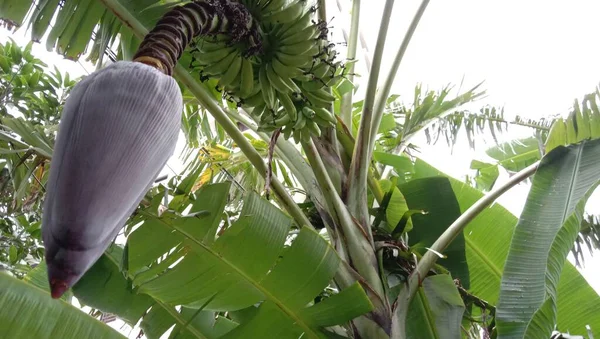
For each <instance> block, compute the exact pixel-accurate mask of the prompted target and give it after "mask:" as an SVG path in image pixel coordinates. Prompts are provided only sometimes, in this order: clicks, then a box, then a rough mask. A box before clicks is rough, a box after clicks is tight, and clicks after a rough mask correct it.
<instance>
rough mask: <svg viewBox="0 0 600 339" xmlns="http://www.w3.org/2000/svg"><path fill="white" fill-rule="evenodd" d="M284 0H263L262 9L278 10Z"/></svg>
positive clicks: (283, 3)
mask: <svg viewBox="0 0 600 339" xmlns="http://www.w3.org/2000/svg"><path fill="white" fill-rule="evenodd" d="M285 2H286V0H271V1H265V4H264V7H263V10H264V11H279V10H281V7H283V6H284V5H285Z"/></svg>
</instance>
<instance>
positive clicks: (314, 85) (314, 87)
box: [302, 79, 325, 92]
mask: <svg viewBox="0 0 600 339" xmlns="http://www.w3.org/2000/svg"><path fill="white" fill-rule="evenodd" d="M323 86H325V84H324V83H323V81H322V80H321V79H315V80H312V81H304V82H302V88H304V89H305V90H307V91H311V92H312V91H318V90H320V89H321V88H323Z"/></svg>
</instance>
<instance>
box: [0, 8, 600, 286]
mask: <svg viewBox="0 0 600 339" xmlns="http://www.w3.org/2000/svg"><path fill="white" fill-rule="evenodd" d="M341 2H342V3H346V1H343V0H342V1H341ZM383 3H384V1H383V0H378V1H363V2H362V4H363V5H362V16H361V29H362V31H363V33H364V35H365V37H366V40H367V41H368V43H369V47H370V50H371V52H372V50H373V48H374V45H375V40H376V38H377V31H378V29H379V18H380V17H381V11H382V8H383ZM419 3H420V1H416V0H405V1H396V6H395V8H394V11H393V15H392V22H391V27H390V34H389V37H388V40H387V43H386V49H385V53H386V57H385V59H384V61H385V62H384V65H383V68H382V70H383V72H385V71H386V70H387V69H388V67H389V63H390V61H391V60H392V59H393V56H394V55H395V53H396V50H397V47H398V46H399V44H400V42H401V40H402V37H403V33H404V31H405V30H406V27H407V26H408V24H409V23H410V20H411V18H412V16H413V14H414V12H415V10H416V8H417V7H418V5H419ZM329 5H330V6H329V7H328V13H329V15H330V17H331V16H333V17H334V19H333V20H332V24H333V25H336V24H338V25H339V24H344V23H347V19H348V18H347V13H345V14H344V16H342V15H341V14H340V13H339V12H337V6H335V1H330V2H329ZM349 9H350V7H349V5H346V10H348V11H349ZM598 13H600V1H597V0H573V1H541V0H528V1H517V0H505V1H482V0H455V1H431V3H430V4H429V6H428V8H427V11H426V12H425V15H424V17H423V19H422V20H421V24H420V26H419V27H418V29H417V31H416V33H415V35H414V37H413V41H412V42H411V45H410V47H409V48H408V52H407V53H406V55H405V58H404V61H403V63H402V65H401V67H400V70H399V73H398V75H397V77H396V83H395V85H394V89H393V92H394V93H398V94H401V95H402V96H404V97H406V98H407V100H408V101H410V98H411V97H412V93H413V90H414V86H415V84H417V83H422V84H423V86H424V87H429V88H430V89H434V90H438V89H440V88H441V87H443V86H445V85H447V84H450V83H451V84H456V85H458V84H460V82H461V80H463V78H464V85H463V88H467V87H468V86H472V85H474V84H476V83H479V82H481V81H485V83H484V88H485V89H486V90H487V92H488V96H487V97H486V98H485V99H483V100H481V102H480V103H481V105H482V106H483V104H491V105H496V106H504V107H505V109H506V111H505V112H506V115H507V117H509V118H511V117H513V116H515V115H521V116H523V117H526V118H534V119H539V118H540V117H543V116H549V115H553V114H557V113H559V114H563V115H564V114H566V113H568V111H569V108H570V107H571V105H572V103H573V100H574V99H575V98H581V97H582V96H583V95H584V94H586V93H589V92H591V91H593V90H594V89H595V87H596V86H597V85H598V84H599V82H600V65H599V62H600V58H599V57H600V44H598V43H597V39H598V34H599V32H600V20H598V19H597V15H598ZM345 16H346V17H345ZM7 36H8V33H7V31H6V30H4V29H2V30H1V31H0V41H2V42H4V41H6V40H7ZM12 36H13V39H15V40H17V41H18V42H19V43H20V44H22V45H24V44H25V43H26V42H27V41H28V40H27V37H26V36H25V34H24V32H22V31H18V32H17V33H15V34H14V35H12ZM337 36H339V35H337ZM34 54H35V55H36V56H37V57H38V58H41V59H42V60H44V61H46V62H47V63H48V64H50V65H57V66H58V67H59V68H60V69H61V70H62V71H68V72H69V73H71V75H74V76H77V75H83V74H86V73H87V72H91V71H93V66H91V65H89V64H87V63H83V64H79V63H74V62H71V61H68V60H64V59H62V57H59V56H57V55H56V54H54V53H48V52H47V51H46V50H45V47H44V46H43V45H36V46H34ZM84 65H85V67H84ZM358 65H359V69H358V73H361V67H364V63H359V64H358ZM86 69H87V70H86ZM362 72H364V68H362ZM361 79H363V80H366V77H364V78H361ZM530 133H531V131H527V130H523V129H521V130H518V129H515V130H513V131H512V132H511V133H509V134H507V135H505V136H504V137H505V138H510V137H516V136H526V135H529V134H530ZM488 142H489V140H488ZM478 146H479V147H478V149H477V150H476V151H475V152H473V151H467V148H468V146H467V144H466V140H462V141H461V142H459V145H458V146H456V148H457V149H458V150H460V152H454V153H452V154H451V153H450V152H449V151H448V148H447V147H446V146H445V145H444V144H443V143H442V142H440V143H439V144H438V145H436V146H432V147H424V148H423V149H422V154H421V156H422V158H424V159H425V160H427V161H429V162H430V163H432V164H433V165H435V166H437V167H438V168H441V169H443V170H445V171H446V172H447V173H449V174H452V175H454V176H456V177H459V178H460V177H461V176H463V175H464V174H466V173H467V172H468V168H469V163H470V161H471V159H473V158H474V157H476V158H484V153H483V151H484V150H485V147H486V145H485V144H483V143H480V144H479V145H478ZM505 178H506V177H501V179H500V180H505ZM526 194H527V187H526V186H524V185H521V186H519V187H517V188H515V189H513V190H511V191H509V193H508V194H506V195H505V196H504V197H503V198H502V199H501V200H500V202H501V203H502V204H503V205H505V206H506V207H507V208H509V209H510V210H511V211H512V212H513V213H515V214H518V213H520V210H521V208H522V205H523V203H524V201H525V198H526ZM598 204H600V199H599V198H598V195H596V196H595V197H594V199H592V200H591V201H590V203H589V204H588V210H590V211H595V212H596V213H599V214H600V208H598ZM598 257H599V255H596V256H595V257H594V258H593V259H588V261H587V265H586V268H585V269H584V270H583V271H582V273H583V274H584V276H586V278H587V279H588V280H589V281H590V282H591V284H592V285H593V286H594V288H595V289H596V290H597V291H600V272H598V271H599V270H598V269H597V268H598V267H600V259H599V258H598Z"/></svg>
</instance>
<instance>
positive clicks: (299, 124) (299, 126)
mask: <svg viewBox="0 0 600 339" xmlns="http://www.w3.org/2000/svg"><path fill="white" fill-rule="evenodd" d="M295 121H296V123H295V124H294V127H293V128H294V130H301V129H302V128H304V126H305V125H306V118H305V117H304V115H302V114H298V117H297V118H296V119H295Z"/></svg>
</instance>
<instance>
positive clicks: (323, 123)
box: [313, 107, 331, 127]
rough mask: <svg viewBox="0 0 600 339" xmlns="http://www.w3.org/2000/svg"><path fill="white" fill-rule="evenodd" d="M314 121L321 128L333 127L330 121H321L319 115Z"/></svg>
mask: <svg viewBox="0 0 600 339" xmlns="http://www.w3.org/2000/svg"><path fill="white" fill-rule="evenodd" d="M313 108H321V107H313ZM313 121H314V122H315V123H316V124H317V125H319V126H323V127H331V123H330V122H329V121H326V120H323V119H321V117H319V116H318V115H315V117H314V118H313Z"/></svg>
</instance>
